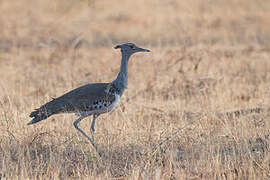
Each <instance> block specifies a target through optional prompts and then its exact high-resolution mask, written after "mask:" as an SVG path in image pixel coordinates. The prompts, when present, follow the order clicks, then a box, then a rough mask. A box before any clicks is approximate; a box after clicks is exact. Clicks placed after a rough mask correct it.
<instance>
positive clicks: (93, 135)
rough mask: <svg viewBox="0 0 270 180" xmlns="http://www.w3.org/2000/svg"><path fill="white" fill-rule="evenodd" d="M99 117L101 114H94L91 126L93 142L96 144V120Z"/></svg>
mask: <svg viewBox="0 0 270 180" xmlns="http://www.w3.org/2000/svg"><path fill="white" fill-rule="evenodd" d="M98 116H99V114H94V115H93V120H92V124H91V133H92V140H93V142H94V143H95V124H96V119H97V117H98Z"/></svg>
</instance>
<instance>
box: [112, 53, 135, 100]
mask: <svg viewBox="0 0 270 180" xmlns="http://www.w3.org/2000/svg"><path fill="white" fill-rule="evenodd" d="M130 56H131V54H125V53H124V52H122V61H121V67H120V72H119V73H118V75H117V77H116V79H115V80H114V81H113V82H112V84H113V85H114V86H115V87H116V88H117V89H118V90H119V95H120V96H122V94H123V93H124V90H125V89H126V88H127V86H128V60H129V58H130Z"/></svg>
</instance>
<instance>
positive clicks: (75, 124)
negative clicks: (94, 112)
mask: <svg viewBox="0 0 270 180" xmlns="http://www.w3.org/2000/svg"><path fill="white" fill-rule="evenodd" d="M85 117H86V116H81V117H79V118H78V119H77V120H76V121H75V122H74V123H73V125H74V127H75V128H76V129H77V130H78V131H80V133H82V134H83V135H84V136H85V137H86V138H87V139H88V140H89V141H90V142H91V144H92V145H93V146H94V148H95V149H96V150H97V146H96V145H95V142H94V140H93V139H91V138H90V137H89V136H88V135H87V134H86V133H85V132H84V131H83V130H82V129H81V128H79V127H78V124H79V123H80V122H81V120H83V119H84V118H85Z"/></svg>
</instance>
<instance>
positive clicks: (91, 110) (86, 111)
mask: <svg viewBox="0 0 270 180" xmlns="http://www.w3.org/2000/svg"><path fill="white" fill-rule="evenodd" d="M114 48H115V49H120V50H121V56H122V60H121V66H120V71H119V73H118V75H117V77H116V79H115V80H113V81H112V82H108V83H93V84H86V85H83V86H81V87H78V88H76V89H73V90H71V91H69V92H67V93H65V94H64V95H62V96H60V97H58V98H53V99H52V100H51V101H49V102H48V103H46V104H44V105H42V106H40V107H39V108H38V109H35V110H34V111H33V112H31V113H30V115H29V117H31V118H33V119H32V120H31V121H30V122H29V123H27V125H32V124H35V123H37V122H39V121H42V120H45V119H47V118H48V117H50V116H52V115H55V114H60V113H74V114H75V115H76V116H77V117H78V119H76V120H75V121H74V123H73V125H74V127H75V128H76V129H77V130H78V131H79V132H80V133H81V134H82V135H83V136H85V137H86V138H87V139H88V140H89V141H90V143H91V144H92V145H93V147H94V148H96V149H97V145H96V143H95V123H96V120H97V118H98V117H99V116H100V115H101V114H104V113H108V112H110V111H112V110H113V109H115V108H116V107H117V106H118V105H119V103H120V98H121V96H122V95H123V93H124V91H125V89H127V86H128V62H129V59H130V57H131V55H133V54H135V53H137V52H150V50H148V49H144V48H140V47H138V46H136V45H135V44H134V43H130V42H129V43H124V44H120V45H117V46H115V47H114ZM89 116H93V119H92V123H91V138H90V137H89V136H88V135H87V134H86V133H85V132H84V131H83V130H82V129H81V128H80V127H79V126H78V125H79V123H80V122H81V121H82V120H83V119H84V118H86V117H89Z"/></svg>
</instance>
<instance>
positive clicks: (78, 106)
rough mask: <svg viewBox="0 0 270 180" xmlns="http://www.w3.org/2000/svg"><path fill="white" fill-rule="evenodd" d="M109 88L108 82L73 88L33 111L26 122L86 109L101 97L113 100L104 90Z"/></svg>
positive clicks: (34, 121)
mask: <svg viewBox="0 0 270 180" xmlns="http://www.w3.org/2000/svg"><path fill="white" fill-rule="evenodd" d="M109 88H111V84H110V83H95V84H87V85H84V86H81V87H79V88H77V89H74V90H72V91H70V92H68V93H66V94H64V95H62V96H60V97H58V98H55V99H53V100H52V101H50V102H48V103H46V104H44V105H42V106H41V107H40V108H38V109H36V110H35V111H33V112H32V113H31V114H30V117H34V119H33V120H32V121H31V122H29V123H28V124H33V123H36V122H38V121H41V120H43V119H46V118H48V117H49V116H51V115H53V114H59V113H64V112H78V111H87V110H89V109H87V108H88V107H89V106H91V105H93V103H95V102H96V101H99V100H102V99H106V100H107V101H114V98H115V96H114V95H112V94H110V93H107V91H106V90H108V89H109Z"/></svg>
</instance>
